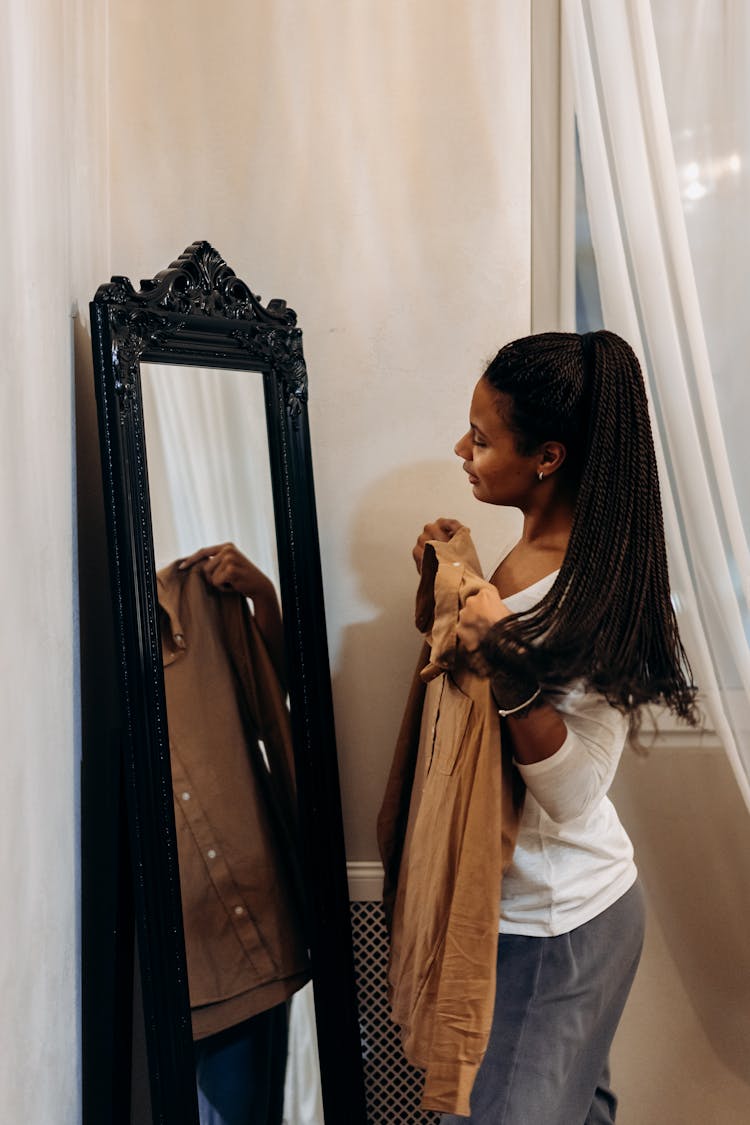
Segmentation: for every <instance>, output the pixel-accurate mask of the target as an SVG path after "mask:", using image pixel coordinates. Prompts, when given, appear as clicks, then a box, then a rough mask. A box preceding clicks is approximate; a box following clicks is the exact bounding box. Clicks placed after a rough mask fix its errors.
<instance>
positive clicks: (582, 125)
mask: <svg viewBox="0 0 750 1125" xmlns="http://www.w3.org/2000/svg"><path fill="white" fill-rule="evenodd" d="M683 10H684V12H685V16H686V18H689V14H690V4H688V5H686V7H685V9H683ZM562 12H563V24H564V36H565V42H566V45H567V49H568V55H569V59H570V66H571V71H572V76H573V86H574V100H575V111H576V118H577V124H578V132H579V138H580V148H581V162H582V167H583V178H584V184H585V192H586V202H587V208H588V214H589V222H590V227H591V238H592V243H593V247H594V254H595V258H596V266H597V273H598V279H599V288H600V296H601V305H602V314H603V319H604V324H605V326H606V327H607V328H610V329H612V330H613V331H615V332H618V333H619V334H620V335H622V336H624V337H625V338H626V339H627V340H628V341H629V342H630V343H631V344H632V345H633V347H634V348H635V350H636V352H637V353H638V355H639V359H640V360H641V363H642V365H643V369H644V374H645V375H646V380H647V384H648V389H649V397H650V405H651V413H652V424H653V427H654V437H655V443H656V448H657V459H658V461H659V471H660V479H661V484H662V494H663V507H664V516H665V527H666V532H667V540H668V549H669V555H670V571H671V577H672V586H673V591H674V600H675V606H676V608H677V611H678V616H679V620H680V627H681V630H682V632H683V636H684V638H685V642H686V647H687V648H688V651H689V655H690V659H691V662H692V664H693V670H694V674H695V679H696V682H697V683H698V684H699V686H700V688H701V692H702V698H703V700H704V702H705V707H706V710H707V711H708V714H709V716H710V718H711V719H712V721H713V724H714V726H715V728H716V731H717V733H718V734H719V735H720V737H721V739H722V742H723V744H724V747H725V749H726V752H727V754H728V757H729V759H730V762H731V764H732V767H733V769H734V772H735V775H736V778H737V782H738V785H739V787H740V789H741V791H742V794H743V797H744V799H745V802H746V803H747V805H748V809H750V780H749V779H748V774H749V773H750V738H748V735H750V644H749V643H748V636H747V634H746V631H745V626H744V623H743V613H744V614H746V613H747V608H748V604H750V551H749V550H748V544H747V539H746V535H745V531H744V528H743V523H742V518H741V513H740V508H739V504H738V501H737V492H736V487H735V482H734V480H733V477H732V470H731V465H730V460H729V457H728V454H727V449H726V443H725V438H724V430H723V426H722V421H721V417H720V413H719V408H718V404H717V397H716V391H715V386H714V379H713V375H712V370H711V363H710V358H709V350H708V347H707V343H706V336H705V332H704V327H703V321H702V317H701V307H700V302H699V298H698V290H697V286H696V280H695V275H694V271H693V266H692V260H691V254H690V246H689V243H688V238H687V231H686V226H685V220H684V215H683V211H682V201H681V195H680V189H679V183H678V175H677V169H676V165H675V159H674V154H673V148H672V142H671V136H670V129H669V121H668V117H667V109H666V104H665V99H664V92H663V87H662V80H661V72H660V67H659V57H658V53H657V44H656V38H655V34H654V27H653V22H652V16H651V8H650V5H649V3H648V2H647V0H607V3H606V4H602V3H597V2H596V0H563V5H562Z"/></svg>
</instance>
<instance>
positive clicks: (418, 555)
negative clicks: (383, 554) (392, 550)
mask: <svg viewBox="0 0 750 1125" xmlns="http://www.w3.org/2000/svg"><path fill="white" fill-rule="evenodd" d="M461 527H463V524H462V523H459V521H458V520H447V519H443V518H439V519H436V520H435V522H434V523H426V524H425V525H424V531H423V532H422V534H421V535H420V536H419V539H417V542H416V544H415V546H414V550H413V551H412V553H411V555H412V558H413V559H414V562H415V563H416V564H417V570H418V571H419V572H420V574H421V573H422V555H423V554H424V546H425V543H429V542H430V540H431V539H439V540H440V541H441V542H443V543H447V542H448V541H449V540H450V539H452V538H453V536H454V535H455V534H456V532H457V531H458V530H459V529H460V528H461Z"/></svg>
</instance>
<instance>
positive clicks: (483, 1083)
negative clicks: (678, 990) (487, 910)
mask: <svg viewBox="0 0 750 1125" xmlns="http://www.w3.org/2000/svg"><path fill="white" fill-rule="evenodd" d="M643 930H644V905H643V895H642V892H641V888H640V884H639V883H638V882H636V883H635V884H634V886H632V887H631V888H630V890H629V891H627V892H626V894H624V895H623V896H622V898H620V899H618V901H617V902H615V903H614V904H613V905H612V906H610V907H609V909H608V910H605V911H604V912H603V913H602V914H599V915H598V916H597V917H596V918H592V919H591V921H590V922H586V923H585V924H584V925H582V926H579V927H578V928H577V929H575V930H572V931H571V932H570V933H569V934H560V936H559V937H524V936H521V935H519V934H501V935H500V941H499V946H498V963H497V994H496V998H495V1014H494V1017H493V1022H492V1032H491V1035H490V1041H489V1044H488V1046H487V1053H486V1054H485V1057H484V1060H483V1062H482V1065H481V1067H480V1068H479V1074H478V1075H477V1079H476V1082H475V1083H474V1089H473V1091H472V1095H471V1116H470V1117H455V1116H453V1115H452V1114H446V1115H444V1116H443V1117H442V1119H441V1120H442V1123H443V1125H461V1123H467V1122H471V1125H610V1123H611V1122H613V1121H614V1120H615V1113H616V1110H617V1099H616V1098H615V1096H614V1094H613V1093H612V1091H611V1090H610V1088H609V1065H608V1056H609V1048H610V1044H611V1042H612V1039H613V1037H614V1034H615V1031H616V1029H617V1024H618V1023H619V1020H620V1016H621V1015H622V1010H623V1008H624V1007H625V1001H626V1000H627V998H628V993H629V992H630V986H631V984H632V983H633V977H634V976H635V971H636V968H637V967H638V961H639V959H640V955H641V947H642V945H643Z"/></svg>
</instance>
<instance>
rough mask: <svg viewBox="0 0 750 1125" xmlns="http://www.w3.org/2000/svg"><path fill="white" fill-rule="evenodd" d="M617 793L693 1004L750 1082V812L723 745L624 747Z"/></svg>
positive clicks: (728, 1060) (720, 1049) (725, 1058)
mask: <svg viewBox="0 0 750 1125" xmlns="http://www.w3.org/2000/svg"><path fill="white" fill-rule="evenodd" d="M613 795H614V799H615V803H616V805H617V808H618V811H619V813H620V815H621V817H622V820H623V822H624V824H625V825H626V827H627V829H628V831H629V832H630V834H631V837H632V839H633V842H634V845H635V850H636V860H637V862H638V865H639V868H640V870H641V874H642V878H643V881H644V883H645V885H646V889H647V892H648V901H649V907H650V910H651V911H652V913H653V914H655V915H656V918H657V920H658V923H659V925H660V927H661V929H662V931H663V934H664V939H665V941H666V944H667V947H668V951H669V956H670V958H671V959H672V961H673V964H674V967H675V969H676V970H677V973H678V974H679V977H680V980H681V982H682V986H683V988H684V991H685V994H686V996H687V998H688V1000H689V1003H690V1004H691V1005H692V1007H693V1009H694V1011H695V1012H696V1015H697V1017H698V1020H699V1022H700V1025H701V1027H702V1029H703V1031H704V1033H705V1035H706V1037H707V1039H708V1040H709V1042H710V1044H711V1047H712V1048H713V1050H714V1051H715V1052H716V1054H717V1055H718V1057H719V1058H720V1059H721V1061H722V1062H723V1063H724V1065H725V1066H726V1067H728V1068H729V1069H730V1070H731V1071H733V1072H734V1073H735V1074H736V1075H737V1076H738V1077H740V1078H741V1079H742V1080H743V1081H744V1082H745V1083H748V1084H750V1054H748V1050H747V1044H748V1039H749V1038H750V942H748V939H747V934H748V923H749V921H750V915H749V908H748V903H750V814H748V811H747V809H746V807H745V805H744V802H743V800H742V798H741V796H740V793H739V790H738V788H737V785H736V782H735V781H734V778H733V775H732V772H731V769H730V766H729V763H728V761H727V759H726V756H725V754H724V751H723V750H721V749H718V748H709V747H706V748H705V749H679V748H677V747H670V746H657V747H655V748H654V749H653V750H652V751H651V752H650V753H649V755H648V756H647V757H645V758H641V757H636V755H635V754H632V753H631V754H626V755H625V757H624V758H623V761H622V764H621V766H620V771H619V774H618V778H617V781H616V783H615V786H614V793H613ZM653 1030H654V1028H653V1026H652V1031H653ZM665 1031H666V1032H667V1034H669V1029H668V1027H667V1028H665ZM673 1031H674V1034H675V1036H679V1033H680V1029H679V1027H674V1029H673Z"/></svg>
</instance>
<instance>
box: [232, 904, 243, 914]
mask: <svg viewBox="0 0 750 1125" xmlns="http://www.w3.org/2000/svg"><path fill="white" fill-rule="evenodd" d="M234 912H235V914H244V913H245V908H244V906H235V908H234Z"/></svg>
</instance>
